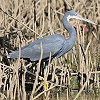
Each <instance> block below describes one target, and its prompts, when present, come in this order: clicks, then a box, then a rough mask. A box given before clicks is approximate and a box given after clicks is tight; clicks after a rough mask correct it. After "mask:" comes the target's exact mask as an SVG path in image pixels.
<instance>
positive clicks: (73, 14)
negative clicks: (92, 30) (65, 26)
mask: <svg viewBox="0 0 100 100" xmlns="http://www.w3.org/2000/svg"><path fill="white" fill-rule="evenodd" d="M66 14H67V20H68V21H71V20H72V21H73V19H77V20H82V21H85V22H88V23H91V24H94V25H97V24H96V23H94V22H93V21H91V20H89V19H86V18H83V17H82V16H81V15H79V14H78V13H77V12H75V11H74V10H70V11H67V12H66Z"/></svg>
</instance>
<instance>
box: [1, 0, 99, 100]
mask: <svg viewBox="0 0 100 100" xmlns="http://www.w3.org/2000/svg"><path fill="white" fill-rule="evenodd" d="M68 9H74V10H75V11H77V12H78V13H79V14H80V15H82V16H84V17H85V18H88V19H90V20H92V21H94V22H95V23H97V24H100V0H0V100H8V99H9V100H36V99H37V100H39V98H40V96H41V98H42V97H43V98H42V99H44V100H54V97H51V96H52V91H54V90H56V88H58V89H60V91H62V88H64V89H65V87H67V85H68V88H67V93H66V99H67V100H70V95H71V91H73V89H75V88H80V91H79V92H77V94H76V95H75V96H74V98H73V99H74V100H76V99H77V98H78V97H79V95H81V93H82V91H83V90H84V89H85V88H86V87H87V88H88V89H89V88H90V87H91V85H90V80H91V79H92V80H93V81H94V82H93V85H92V89H94V88H96V89H99V88H100V82H99V81H100V78H99V77H100V27H99V26H93V25H90V24H88V23H84V24H83V23H82V22H77V26H76V29H77V41H76V43H75V46H74V47H73V50H72V51H71V53H68V54H65V55H64V56H63V57H61V58H59V59H54V60H53V61H52V62H51V58H50V61H49V64H48V67H47V68H46V69H45V71H44V78H43V80H42V81H41V82H39V81H38V79H39V77H40V76H39V72H40V67H41V66H40V64H41V59H42V53H41V58H40V60H39V63H38V64H37V65H36V70H37V71H36V72H35V73H34V75H35V79H33V80H32V81H31V82H30V83H32V85H33V89H32V92H31V93H30V92H29V91H26V90H25V88H26V86H25V83H26V78H25V77H26V75H25V74H26V72H27V69H26V66H27V67H29V66H32V64H29V65H28V63H29V62H26V61H24V60H22V59H20V54H19V59H18V60H14V61H8V59H7V57H6V55H7V54H8V52H11V50H16V49H19V51H20V48H21V47H23V46H25V45H26V44H28V43H29V42H32V41H34V40H36V39H38V38H40V37H43V36H45V35H51V34H55V33H59V34H62V35H64V36H65V37H66V38H68V34H67V32H66V31H64V27H63V24H62V17H63V15H64V12H65V11H67V10H68ZM82 24H83V25H85V24H86V26H87V29H88V31H87V32H86V31H85V30H86V27H81V25H82ZM41 51H42V44H41ZM20 68H22V70H23V73H22V76H21V78H20V77H19V69H20ZM32 70H34V68H33V69H32ZM56 71H57V73H56ZM59 71H60V72H59ZM79 73H81V74H80V75H81V80H80V84H79V87H78V86H77V84H78V83H77V79H76V80H74V79H73V76H76V77H77V76H78V74H79ZM49 74H51V76H52V77H51V80H48V76H49ZM84 74H85V75H86V77H87V78H86V80H85V78H84ZM34 75H33V76H34ZM80 75H79V76H80ZM20 79H21V80H20ZM29 80H30V76H29ZM84 80H85V81H84ZM20 81H21V84H20ZM78 81H79V80H78ZM47 82H48V83H49V87H48V89H47V88H46V85H47ZM73 84H75V87H74V86H73ZM63 86H64V87H63ZM42 87H43V89H42V90H43V91H42V92H40V90H41V88H42ZM87 88H86V89H87ZM65 90H66V89H65ZM78 90H79V89H78ZM56 92H57V98H55V99H57V100H59V93H58V91H56ZM69 94H70V95H69ZM41 98H40V100H41ZM62 100H64V99H63V98H62Z"/></svg>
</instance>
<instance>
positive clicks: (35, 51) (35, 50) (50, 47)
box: [8, 10, 94, 61]
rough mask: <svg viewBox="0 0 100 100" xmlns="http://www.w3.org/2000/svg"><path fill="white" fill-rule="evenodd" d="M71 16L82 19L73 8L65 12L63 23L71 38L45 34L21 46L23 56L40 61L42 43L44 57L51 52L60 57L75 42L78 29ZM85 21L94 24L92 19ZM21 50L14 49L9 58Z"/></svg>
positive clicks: (47, 56) (46, 57)
mask: <svg viewBox="0 0 100 100" xmlns="http://www.w3.org/2000/svg"><path fill="white" fill-rule="evenodd" d="M71 18H76V19H81V18H80V17H77V13H76V12H75V11H73V10H71V11H68V12H65V14H64V17H63V24H64V27H65V29H66V30H67V31H68V32H69V38H68V39H65V38H64V36H62V35H60V34H53V35H49V36H44V37H43V38H40V39H37V40H35V41H34V42H32V43H30V44H28V45H26V46H24V47H23V48H21V55H20V57H21V58H29V59H30V60H31V61H38V60H39V59H40V56H41V44H42V47H43V56H42V59H45V60H48V58H49V56H50V53H51V57H52V58H54V57H60V56H62V55H64V54H65V53H67V52H68V51H69V50H71V49H72V47H73V46H74V44H75V40H76V31H75V29H74V27H72V26H71V25H70V23H69V20H70V19H71ZM82 20H84V21H87V22H90V23H92V24H94V23H93V22H92V21H89V20H87V19H83V18H82ZM18 57H19V51H13V52H12V53H10V54H9V55H8V58H13V59H14V58H18Z"/></svg>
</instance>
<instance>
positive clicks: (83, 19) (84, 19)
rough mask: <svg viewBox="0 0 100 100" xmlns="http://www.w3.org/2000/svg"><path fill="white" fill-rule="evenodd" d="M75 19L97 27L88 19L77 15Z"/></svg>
mask: <svg viewBox="0 0 100 100" xmlns="http://www.w3.org/2000/svg"><path fill="white" fill-rule="evenodd" d="M75 19H79V20H82V21H85V22H88V23H91V24H94V25H97V24H96V23H94V22H93V21H91V20H89V19H86V18H83V17H82V16H81V15H77V16H76V17H75Z"/></svg>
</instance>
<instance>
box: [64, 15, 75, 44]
mask: <svg viewBox="0 0 100 100" xmlns="http://www.w3.org/2000/svg"><path fill="white" fill-rule="evenodd" d="M67 16H68V15H67V14H65V15H64V17H63V25H64V27H65V29H66V30H67V31H68V32H69V38H68V39H67V40H69V41H71V43H72V42H75V40H76V30H75V28H74V27H73V26H71V24H70V23H69V21H68V20H67Z"/></svg>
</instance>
